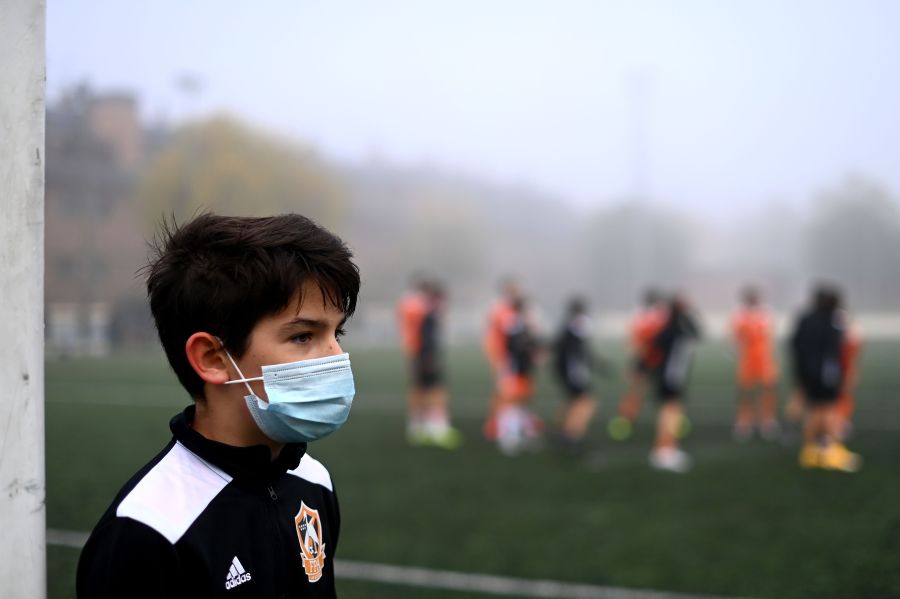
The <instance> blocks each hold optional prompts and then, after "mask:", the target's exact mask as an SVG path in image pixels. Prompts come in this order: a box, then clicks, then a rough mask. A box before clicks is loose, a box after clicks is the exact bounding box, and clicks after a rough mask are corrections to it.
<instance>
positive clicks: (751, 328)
mask: <svg viewBox="0 0 900 599" xmlns="http://www.w3.org/2000/svg"><path fill="white" fill-rule="evenodd" d="M741 299H742V303H743V306H742V308H741V309H740V310H739V311H738V312H737V314H735V316H734V319H733V321H732V331H733V333H734V341H735V344H736V346H737V354H738V371H737V380H738V405H737V413H736V415H735V423H734V438H735V439H736V440H738V441H746V440H748V439H750V437H751V436H752V435H753V425H754V421H757V422H758V427H759V433H760V435H761V436H762V438H763V439H766V440H768V441H771V440H773V439H775V438H776V437H777V435H778V420H777V419H776V415H775V413H776V409H777V402H778V399H777V396H776V393H775V383H776V381H777V377H778V369H777V367H776V366H775V355H774V353H773V350H772V319H771V317H770V315H769V312H768V311H767V310H766V309H765V307H763V305H762V301H761V298H760V295H759V292H758V291H757V290H756V289H755V288H753V287H748V288H747V289H745V290H744V292H743V294H742V297H741ZM755 400H756V401H758V406H755V405H754V403H755Z"/></svg>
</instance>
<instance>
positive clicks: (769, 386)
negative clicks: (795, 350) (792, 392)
mask: <svg viewBox="0 0 900 599" xmlns="http://www.w3.org/2000/svg"><path fill="white" fill-rule="evenodd" d="M759 423H760V424H759V432H760V435H762V438H763V439H765V440H767V441H772V440H774V439H776V438H778V435H779V433H780V432H781V427H780V425H779V424H778V393H777V391H776V387H775V381H774V380H772V379H769V380H767V381H765V382H764V383H763V385H762V390H761V392H760V396H759Z"/></svg>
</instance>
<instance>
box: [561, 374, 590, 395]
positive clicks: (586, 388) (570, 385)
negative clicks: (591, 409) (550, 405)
mask: <svg viewBox="0 0 900 599" xmlns="http://www.w3.org/2000/svg"><path fill="white" fill-rule="evenodd" d="M560 384H561V385H562V387H563V389H564V390H565V392H566V399H567V400H568V401H575V400H576V399H578V398H579V397H581V396H582V395H585V394H587V393H590V392H591V386H590V384H587V383H583V382H581V381H574V380H572V379H566V378H562V379H560Z"/></svg>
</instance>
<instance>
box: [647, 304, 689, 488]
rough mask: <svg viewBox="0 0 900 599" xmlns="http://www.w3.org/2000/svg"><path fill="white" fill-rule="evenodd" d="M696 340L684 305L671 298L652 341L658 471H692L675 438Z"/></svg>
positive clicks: (653, 463)
mask: <svg viewBox="0 0 900 599" xmlns="http://www.w3.org/2000/svg"><path fill="white" fill-rule="evenodd" d="M699 336H700V328H699V327H698V325H697V321H696V320H695V319H694V317H693V316H691V313H690V310H689V308H688V305H687V301H686V300H685V299H684V298H683V297H681V296H680V295H676V296H674V297H673V298H672V300H671V302H670V303H669V310H668V316H667V318H666V321H665V324H664V325H663V327H662V330H660V332H659V334H657V335H656V338H655V339H654V341H653V346H654V348H655V349H656V350H657V351H658V352H659V354H660V356H661V362H660V364H659V367H658V368H657V369H656V370H655V375H656V384H657V398H658V400H659V412H658V413H657V420H656V442H655V444H654V447H653V451H652V452H651V453H650V465H651V466H653V467H654V468H657V469H660V470H669V471H671V472H686V471H688V470H689V469H690V467H691V459H690V457H689V456H688V455H687V454H686V453H685V452H684V451H682V450H681V449H680V448H679V447H678V437H679V432H680V429H681V427H682V423H683V420H684V393H685V388H686V386H687V382H688V375H689V374H690V369H691V361H692V355H693V351H694V344H695V341H696V340H697V339H698V338H699Z"/></svg>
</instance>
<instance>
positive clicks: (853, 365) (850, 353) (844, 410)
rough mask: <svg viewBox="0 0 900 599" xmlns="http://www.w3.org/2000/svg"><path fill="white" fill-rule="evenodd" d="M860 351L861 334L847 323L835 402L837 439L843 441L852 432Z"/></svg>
mask: <svg viewBox="0 0 900 599" xmlns="http://www.w3.org/2000/svg"><path fill="white" fill-rule="evenodd" d="M861 350H862V333H861V332H860V330H859V328H858V327H857V326H855V325H853V324H852V323H850V322H849V319H848V323H847V328H846V334H845V335H844V344H843V346H842V347H841V371H842V372H843V374H844V379H843V381H842V382H841V392H840V394H839V395H838V400H837V406H836V408H837V413H838V418H839V420H840V425H839V429H838V434H839V438H840V439H841V441H845V440H846V439H847V438H848V437H849V436H850V435H851V433H852V432H853V413H854V411H855V409H856V398H855V395H856V393H855V392H856V385H857V382H858V380H859V367H858V363H859V354H860V351H861Z"/></svg>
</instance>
